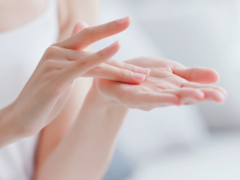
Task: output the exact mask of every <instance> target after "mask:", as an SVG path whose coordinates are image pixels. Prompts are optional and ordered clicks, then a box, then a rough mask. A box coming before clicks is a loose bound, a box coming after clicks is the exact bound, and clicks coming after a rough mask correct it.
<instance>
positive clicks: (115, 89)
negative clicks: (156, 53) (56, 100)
mask: <svg viewBox="0 0 240 180" xmlns="http://www.w3.org/2000/svg"><path fill="white" fill-rule="evenodd" d="M126 63H129V64H134V65H137V66H140V67H144V68H149V69H150V70H151V73H150V75H149V76H148V77H147V79H146V81H144V82H143V83H141V84H126V83H120V82H114V81H110V80H105V79H101V78H95V80H94V86H93V87H96V90H97V92H98V93H99V94H100V95H101V96H102V97H104V98H106V99H110V100H114V101H116V102H119V103H120V104H122V105H124V106H126V107H128V108H137V109H142V110H151V109H153V108H156V107H165V106H169V105H181V104H186V105H187V104H195V103H199V102H202V101H205V100H211V101H215V102H218V103H222V102H223V101H224V100H225V98H226V97H227V92H226V91H225V90H224V89H222V88H220V87H217V86H211V85H206V84H209V83H215V82H217V81H218V78H219V77H218V74H217V72H216V71H214V70H212V69H208V68H202V67H196V68H186V67H184V66H183V65H181V64H179V63H177V62H174V61H171V60H164V59H159V58H148V57H142V58H136V59H133V60H129V61H126ZM203 83H204V84H203Z"/></svg>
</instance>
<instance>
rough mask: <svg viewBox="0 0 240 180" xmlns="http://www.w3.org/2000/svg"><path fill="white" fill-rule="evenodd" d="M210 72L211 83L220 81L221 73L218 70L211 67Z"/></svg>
mask: <svg viewBox="0 0 240 180" xmlns="http://www.w3.org/2000/svg"><path fill="white" fill-rule="evenodd" d="M209 71H210V72H209V74H210V75H209V78H210V77H211V78H210V79H209V80H210V83H216V82H218V81H219V79H220V76H219V74H218V72H217V71H215V70H214V69H210V70H209Z"/></svg>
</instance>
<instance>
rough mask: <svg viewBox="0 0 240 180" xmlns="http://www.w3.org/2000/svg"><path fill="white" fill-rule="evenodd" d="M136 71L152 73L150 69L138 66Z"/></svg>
mask: <svg viewBox="0 0 240 180" xmlns="http://www.w3.org/2000/svg"><path fill="white" fill-rule="evenodd" d="M136 72H137V73H141V74H149V73H150V69H147V68H141V67H136Z"/></svg>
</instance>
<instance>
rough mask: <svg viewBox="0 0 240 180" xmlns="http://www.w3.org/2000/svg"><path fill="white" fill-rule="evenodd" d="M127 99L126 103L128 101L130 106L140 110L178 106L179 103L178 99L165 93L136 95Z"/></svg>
mask: <svg viewBox="0 0 240 180" xmlns="http://www.w3.org/2000/svg"><path fill="white" fill-rule="evenodd" d="M127 98H128V99H126V101H130V102H131V104H134V106H138V107H137V108H141V109H148V108H150V109H152V108H155V107H165V106H170V105H180V103H181V101H180V99H179V97H177V96H176V95H174V94H167V93H136V94H134V95H131V97H127ZM135 108H136V107H135Z"/></svg>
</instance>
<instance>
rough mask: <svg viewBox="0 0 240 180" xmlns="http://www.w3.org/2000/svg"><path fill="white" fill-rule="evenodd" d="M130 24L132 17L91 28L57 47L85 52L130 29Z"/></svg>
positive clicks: (57, 44) (58, 44)
mask: <svg viewBox="0 0 240 180" xmlns="http://www.w3.org/2000/svg"><path fill="white" fill-rule="evenodd" d="M130 22H131V19H130V17H125V18H123V19H119V20H116V21H112V22H110V23H107V24H103V25H99V26H95V27H89V28H86V29H84V30H82V31H81V32H79V33H77V34H75V35H73V36H72V37H70V38H68V39H67V40H65V41H62V42H59V43H56V44H55V46H59V47H63V48H67V49H74V50H83V49H85V48H86V47H87V46H89V45H91V44H92V43H94V42H96V41H99V40H101V39H103V38H106V37H109V36H112V35H115V34H118V33H120V32H122V31H124V30H125V29H127V28H128V27H129V25H130Z"/></svg>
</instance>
